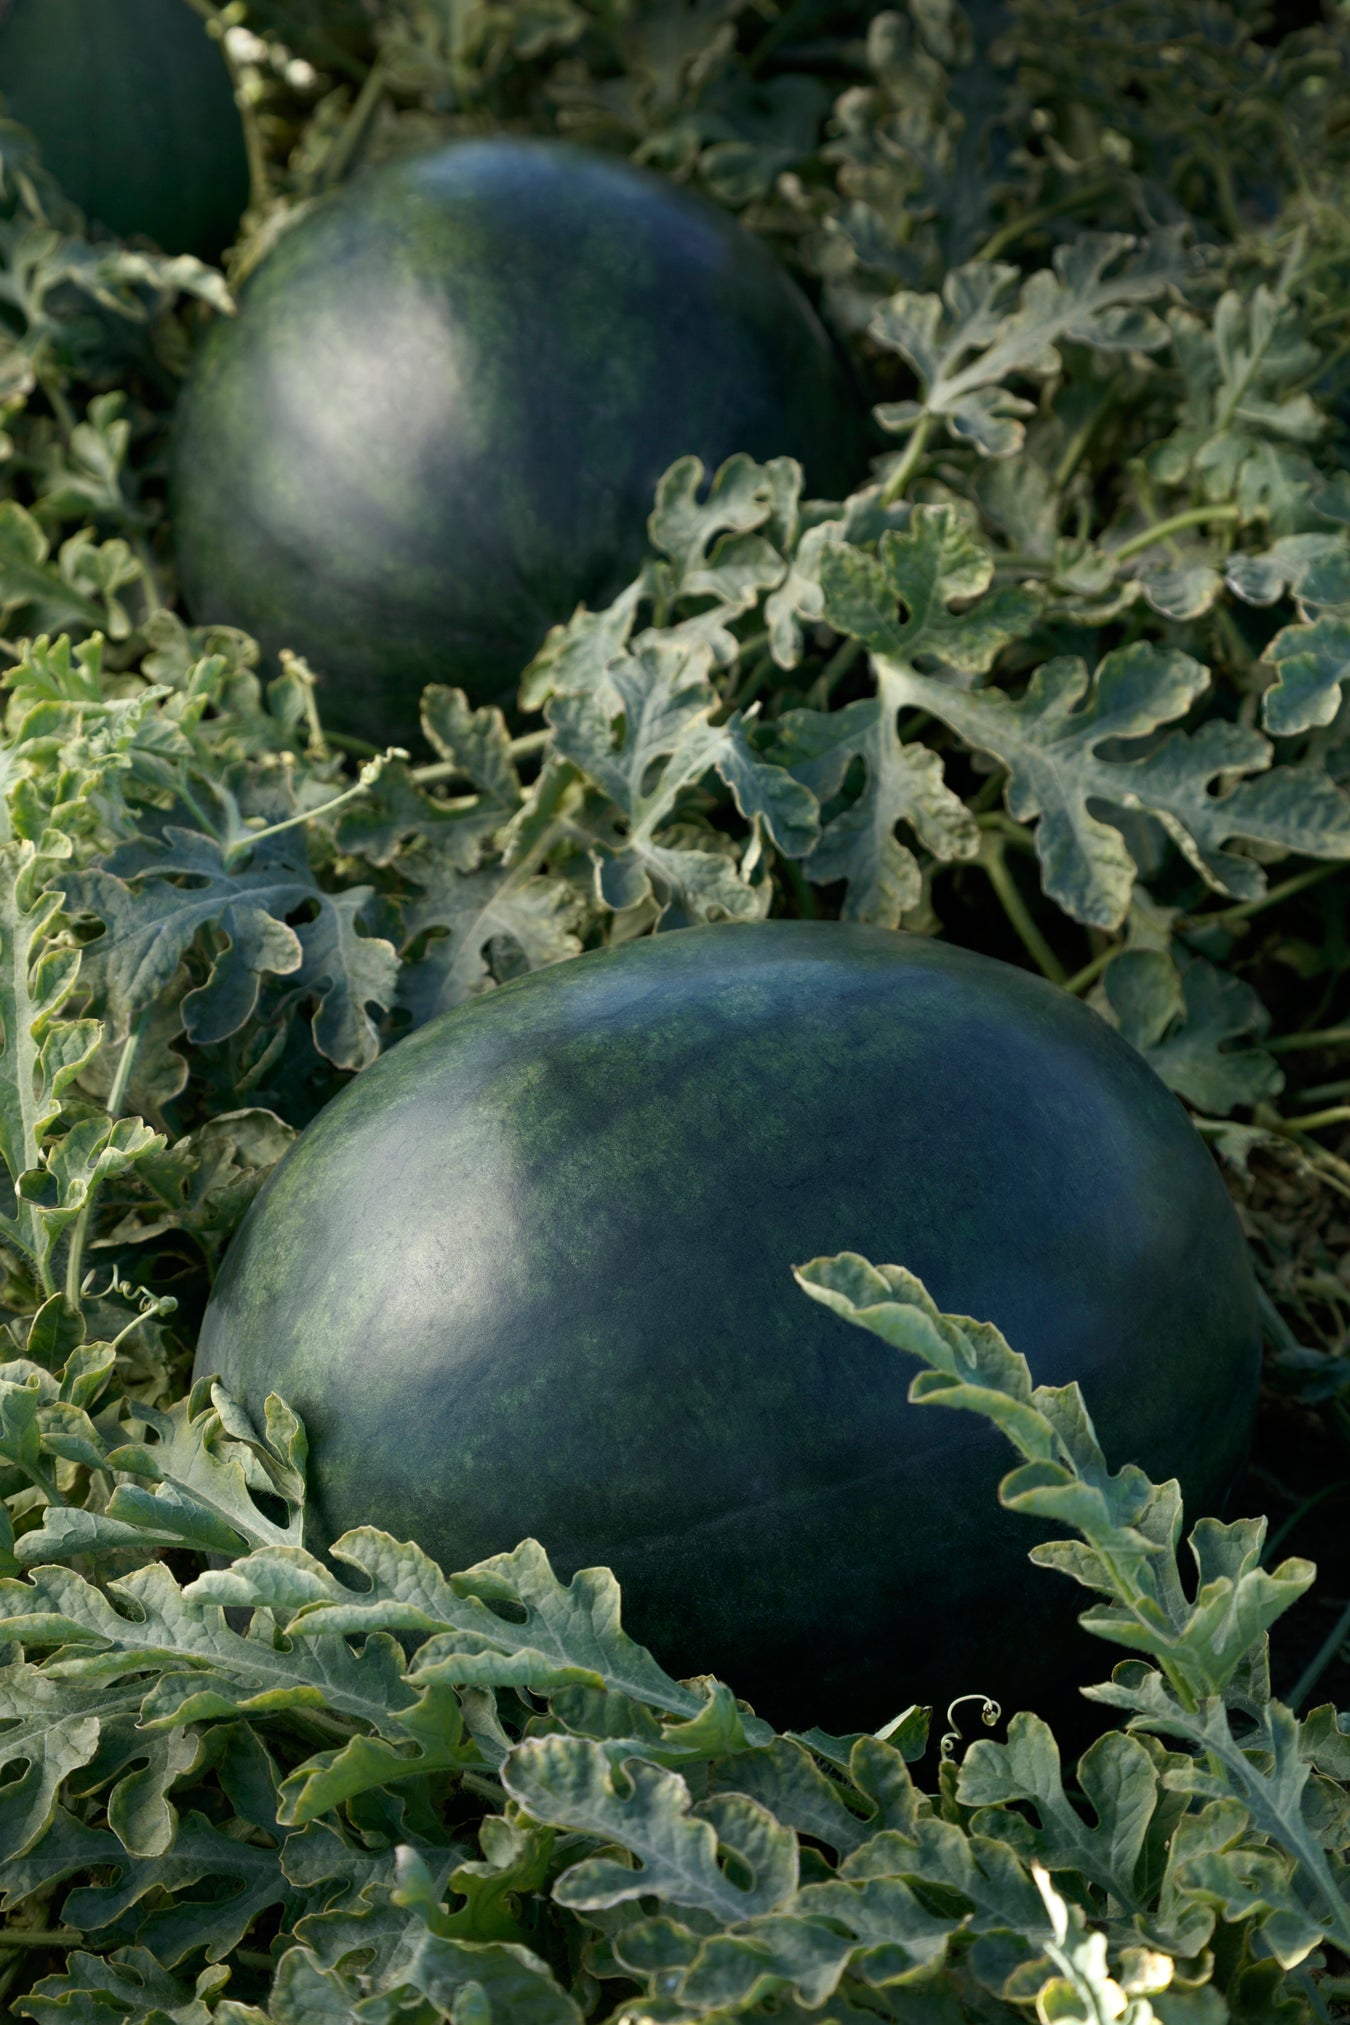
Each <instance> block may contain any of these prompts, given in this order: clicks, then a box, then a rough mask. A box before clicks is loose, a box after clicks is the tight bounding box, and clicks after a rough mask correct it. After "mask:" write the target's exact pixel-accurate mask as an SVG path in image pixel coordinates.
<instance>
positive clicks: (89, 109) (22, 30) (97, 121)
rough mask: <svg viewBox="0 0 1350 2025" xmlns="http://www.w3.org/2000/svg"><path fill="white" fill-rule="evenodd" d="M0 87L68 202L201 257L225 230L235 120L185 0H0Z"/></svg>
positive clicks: (212, 253)
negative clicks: (31, 135)
mask: <svg viewBox="0 0 1350 2025" xmlns="http://www.w3.org/2000/svg"><path fill="white" fill-rule="evenodd" d="M0 99H2V100H3V105H4V110H5V111H6V112H7V114H8V116H9V117H10V118H11V119H15V120H18V121H20V122H21V123H22V124H23V125H24V126H26V127H28V128H29V129H30V130H31V132H32V133H33V135H34V137H35V138H36V140H37V142H38V145H39V147H40V148H41V150H42V159H43V165H44V166H45V167H46V168H48V169H49V170H50V171H51V173H52V174H53V175H54V176H55V177H56V180H57V181H58V182H59V183H60V184H61V186H62V188H63V189H64V191H65V193H66V195H67V196H68V197H69V198H70V200H71V202H72V203H74V204H78V206H79V207H80V209H81V210H82V211H83V212H85V213H86V215H87V216H88V217H90V218H92V219H94V220H96V221H97V222H98V223H99V224H100V225H104V226H106V227H107V228H108V230H109V231H110V232H116V233H119V234H120V235H121V236H122V237H124V238H146V239H153V240H155V241H156V243H157V244H158V245H160V246H161V247H163V249H164V250H165V252H167V253H195V254H197V255H198V256H199V258H201V259H203V260H217V259H219V257H220V255H221V253H222V252H223V251H224V249H225V248H226V247H227V246H228V245H229V244H230V242H231V241H232V240H233V239H234V237H235V235H236V233H237V232H238V229H239V220H240V216H241V215H242V213H243V209H244V206H245V205H246V204H247V202H248V194H249V170H248V156H247V153H246V151H245V147H244V129H243V125H242V122H241V121H240V118H239V110H238V108H237V106H236V105H235V102H234V87H233V85H232V84H231V82H230V75H229V72H228V70H227V69H226V67H225V61H224V58H223V57H222V55H221V52H220V50H219V48H218V47H217V46H216V44H215V43H214V42H213V41H212V40H211V37H210V36H209V35H208V34H207V32H206V28H205V25H204V23H203V22H202V19H201V16H200V15H199V14H197V13H195V12H194V10H193V9H192V8H191V7H190V6H189V5H188V0H0Z"/></svg>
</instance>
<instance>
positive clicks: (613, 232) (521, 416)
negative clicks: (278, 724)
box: [171, 139, 866, 745]
mask: <svg viewBox="0 0 1350 2025" xmlns="http://www.w3.org/2000/svg"><path fill="white" fill-rule="evenodd" d="M862 426H863V425H862V421H861V411H860V410H859V407H858V404H857V402H856V400H855V397H854V392H853V388H852V384H851V381H850V379H849V376H848V372H847V369H846V367H845V366H844V364H843V363H842V362H841V359H840V356H839V354H838V353H837V351H836V350H835V348H834V346H833V344H832V341H831V339H830V338H829V337H828V335H827V334H826V332H825V330H824V328H823V327H822V325H821V324H820V323H819V321H818V320H817V318H816V316H815V314H814V312H813V311H812V309H811V308H810V305H809V304H808V303H807V301H806V299H805V297H804V296H802V295H801V294H800V292H799V291H798V289H797V288H796V286H795V284H794V283H793V282H792V281H791V280H790V278H789V277H788V275H787V274H786V272H785V271H784V270H783V268H782V267H781V266H780V265H779V263H778V262H777V261H776V260H775V259H774V257H773V255H772V254H771V253H770V252H769V250H768V249H767V247H766V246H765V245H764V244H763V242H762V241H761V240H758V239H756V238H753V237H752V236H751V235H750V234H749V233H748V232H746V231H745V230H744V229H743V228H742V227H741V226H740V225H739V224H737V223H736V221H735V220H734V219H733V218H732V217H731V216H730V215H729V214H727V213H725V212H723V211H721V210H719V209H718V208H717V207H715V206H714V205H711V204H709V203H707V202H706V201H704V200H703V199H701V198H699V197H697V196H696V195H693V194H691V193H690V192H689V191H687V190H683V189H681V188H679V187H678V186H677V185H676V184H674V183H672V182H670V181H668V180H667V179H666V178H664V177H661V176H658V175H655V174H652V173H650V172H648V171H647V170H644V169H640V168H636V167H634V166H633V165H631V164H630V163H628V162H626V161H624V160H622V159H620V158H618V157H615V156H607V155H602V154H595V153H589V152H587V151H585V150H583V149H579V148H576V147H573V146H570V145H567V144H565V143H561V142H553V141H545V140H518V139H494V140H482V141H478V140H474V141H458V142H455V143H454V144H453V145H451V146H449V147H446V148H444V149H441V150H439V151H437V152H435V153H433V154H429V155H424V156H420V157H417V158H415V159H412V160H407V161H400V162H397V163H393V164H390V165H386V166H384V167H382V168H379V169H377V170H373V171H371V172H370V173H368V174H367V175H364V176H362V177H359V178H358V179H357V180H356V181H355V182H353V183H352V184H350V185H349V186H347V187H346V188H344V189H343V190H341V191H339V192H337V193H335V194H334V195H333V196H332V197H331V198H330V199H328V200H326V201H324V202H323V203H321V204H319V205H317V206H316V207H315V208H314V209H313V210H312V211H311V212H310V213H308V214H307V215H306V216H305V217H304V218H302V219H301V220H300V221H299V222H298V223H297V224H296V225H295V226H294V227H293V228H292V230H290V231H289V232H287V233H286V234H285V236H284V237H283V238H282V239H281V241H280V243H279V244H278V245H277V247H276V248H275V250H274V251H273V252H272V253H271V254H270V255H269V256H268V258H267V259H266V260H265V261H264V262H263V263H262V264H261V265H260V266H259V268H258V269H257V270H256V271H255V272H254V273H253V275H252V276H251V277H250V278H249V280H248V282H247V284H246V285H245V287H244V288H243V290H242V292H241V302H240V313H239V315H238V317H237V318H226V319H222V320H221V321H220V322H219V323H217V324H216V325H215V327H214V329H213V330H212V332H211V334H210V337H209V339H208V341H207V343H206V344H205V346H204V348H203V351H202V353H201V356H200V358H199V359H198V361H197V364H196V368H195V371H194V373H193V375H192V377H191V379H190V382H189V384H188V386H187V388H186V390H185V393H184V396H183V399H182V403H181V407H180V411H179V416H178V424H177V430H176V443H175V449H174V455H173V467H172V476H171V504H172V509H173V517H174V527H175V537H176V542H177V556H178V566H179V574H180V578H181V583H182V589H183V594H184V597H185V599H186V601H187V604H188V606H189V609H190V610H191V612H192V614H193V616H194V617H195V618H197V619H198V620H201V621H203V622H216V621H220V622H225V623H228V624H231V625H237V626H242V627H244V628H246V630H247V631H249V632H250V633H252V634H254V635H255V636H256V637H257V638H258V639H259V640H260V641H261V642H262V643H263V645H264V647H265V648H266V649H267V650H269V651H273V650H276V649H278V648H281V647H292V648H294V649H295V650H296V651H297V652H301V653H303V654H304V655H306V656H307V657H308V659H309V660H310V662H311V664H312V666H313V667H314V669H315V671H316V672H317V673H318V674H319V675H320V676H321V677H322V679H323V683H324V688H323V690H322V692H321V703H322V707H323V709H324V712H325V716H326V719H327V721H329V722H330V723H331V724H332V725H333V726H334V727H335V728H336V729H338V730H345V731H348V732H357V733H359V734H361V735H363V736H365V737H366V738H368V739H371V740H372V741H374V742H375V743H376V744H380V745H382V744H385V743H386V742H388V741H389V740H391V739H399V740H402V741H403V742H405V743H407V742H410V741H412V740H414V739H416V738H417V736H418V716H417V704H418V698H419V695H420V692H421V690H422V687H423V685H424V684H425V683H427V682H430V681H441V682H452V683H456V684H458V685H459V686H460V687H462V688H464V689H465V690H467V692H468V693H469V695H470V696H471V697H472V698H473V699H474V700H475V701H480V702H481V701H485V700H489V699H500V698H505V697H507V696H509V695H510V694H511V693H512V692H513V690H514V688H515V685H516V682H517V679H518V677H519V675H520V672H521V670H522V668H523V667H524V666H525V664H526V662H527V661H528V660H529V659H530V657H531V656H532V655H533V653H534V652H535V650H536V649H537V647H538V646H539V644H540V642H541V641H542V639H543V637H544V635H545V633H546V632H547V630H548V628H549V627H550V626H551V625H552V624H554V623H555V622H556V621H559V620H563V619H566V618H568V617H569V616H570V615H571V613H572V611H573V610H574V608H575V606H576V605H577V604H578V602H580V601H584V602H585V603H586V604H588V605H589V606H590V607H591V608H592V609H594V608H597V607H599V606H602V605H604V604H606V603H608V602H609V600H610V599H611V598H613V597H614V596H615V595H616V594H617V593H618V591H620V590H621V589H622V588H623V586H624V585H625V584H626V583H628V582H629V581H630V580H631V578H632V576H633V575H634V574H635V572H636V570H637V567H638V565H639V563H640V561H641V558H642V555H643V552H644V547H645V528H646V521H647V517H648V515H649V514H650V512H651V508H652V500H653V493H654V490H655V486H656V482H657V479H658V478H659V477H660V475H661V473H662V472H663V471H664V470H665V469H666V468H667V466H668V465H670V464H671V463H673V462H674V460H675V459H676V458H677V457H681V456H683V455H685V454H686V453H690V452H692V453H695V454H696V455H698V456H699V457H701V458H702V460H703V462H704V464H705V465H706V466H707V467H708V468H709V470H712V469H713V468H714V467H716V466H717V465H720V464H721V463H722V462H723V461H724V460H725V459H726V458H728V457H730V456H731V455H732V454H733V453H734V452H736V451H747V452H749V453H750V455H751V456H753V457H756V458H769V457H774V456H778V455H788V456H793V457H796V458H798V459H800V460H801V462H802V464H803V466H804V467H805V471H806V475H807V483H808V486H809V488H810V489H811V490H813V491H814V492H816V493H819V494H823V495H828V496H832V497H836V496H842V495H843V494H845V493H846V492H847V491H848V490H850V489H851V487H852V486H853V485H854V484H856V482H857V481H858V479H859V478H860V476H862V475H865V468H866V451H865V444H864V441H863V438H862V436H861V433H860V432H861V429H862ZM860 452H861V469H860Z"/></svg>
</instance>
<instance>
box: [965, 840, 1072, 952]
mask: <svg viewBox="0 0 1350 2025" xmlns="http://www.w3.org/2000/svg"><path fill="white" fill-rule="evenodd" d="M979 862H980V864H981V865H982V866H983V867H984V870H985V872H986V873H987V874H988V878H989V883H990V885H991V886H992V887H993V889H994V892H995V894H996V895H997V897H998V902H999V905H1000V906H1001V907H1002V909H1003V911H1004V913H1005V914H1006V915H1007V917H1008V920H1009V921H1010V922H1011V924H1012V926H1013V928H1014V930H1015V931H1016V934H1017V937H1018V939H1019V941H1020V942H1021V944H1022V947H1023V948H1024V949H1025V950H1026V952H1027V955H1028V956H1029V957H1030V958H1031V960H1032V962H1033V963H1034V964H1035V965H1036V968H1037V969H1038V970H1039V971H1040V972H1041V973H1042V975H1043V976H1045V977H1048V978H1049V979H1050V982H1051V983H1052V984H1058V985H1066V984H1067V983H1068V981H1069V979H1068V974H1067V972H1066V971H1065V969H1064V966H1063V964H1062V963H1061V962H1060V960H1059V958H1058V957H1057V956H1056V955H1055V952H1054V950H1053V949H1052V948H1051V947H1050V944H1049V943H1048V942H1047V941H1046V939H1045V937H1044V936H1043V935H1042V933H1041V931H1040V929H1039V928H1038V927H1037V926H1036V923H1035V921H1034V920H1033V919H1032V916H1031V911H1030V909H1029V908H1028V906H1027V904H1026V902H1025V900H1024V899H1023V898H1022V895H1021V894H1020V893H1019V892H1018V890H1017V886H1016V883H1015V881H1014V879H1013V876H1012V873H1011V872H1010V871H1009V870H1008V866H1007V861H1006V859H1005V858H1004V855H1003V839H1002V838H1001V837H1000V836H998V835H997V834H996V833H995V832H994V831H991V830H986V831H985V832H984V834H983V836H982V837H981V839H980V856H979Z"/></svg>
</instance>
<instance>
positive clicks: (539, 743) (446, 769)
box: [412, 725, 553, 787]
mask: <svg viewBox="0 0 1350 2025" xmlns="http://www.w3.org/2000/svg"><path fill="white" fill-rule="evenodd" d="M552 736H553V729H552V726H551V725H550V726H548V727H546V728H545V729H544V730H543V731H527V732H525V733H524V734H523V735H522V736H521V737H520V738H513V739H512V740H511V743H510V745H509V746H508V747H507V751H508V753H509V754H510V756H511V759H512V761H513V763H514V762H515V761H516V760H521V759H529V758H531V757H532V755H533V754H534V753H536V752H542V751H543V749H544V747H545V746H546V745H547V744H548V742H549V740H550V738H552ZM412 777H413V779H414V780H415V781H416V782H417V785H418V786H419V787H432V786H434V785H435V784H436V783H437V782H438V781H446V780H472V779H473V775H472V774H471V773H470V772H469V771H468V769H467V768H466V767H463V766H461V765H460V763H459V761H458V760H457V759H435V760H432V761H430V762H429V763H428V764H427V765H426V766H415V767H414V768H413V769H412Z"/></svg>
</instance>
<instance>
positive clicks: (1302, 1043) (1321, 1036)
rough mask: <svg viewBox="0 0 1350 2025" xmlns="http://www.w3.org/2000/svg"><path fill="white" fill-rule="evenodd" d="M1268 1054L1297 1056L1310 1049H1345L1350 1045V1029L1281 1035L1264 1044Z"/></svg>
mask: <svg viewBox="0 0 1350 2025" xmlns="http://www.w3.org/2000/svg"><path fill="white" fill-rule="evenodd" d="M1263 1045H1264V1047H1265V1050H1266V1052H1267V1054H1271V1055H1297V1054H1303V1053H1305V1052H1306V1050H1307V1049H1309V1048H1343V1047H1345V1046H1347V1045H1350V1027H1346V1026H1341V1027H1321V1028H1319V1029H1314V1030H1313V1031H1312V1032H1311V1033H1302V1034H1280V1035H1278V1036H1277V1037H1276V1039H1275V1040H1273V1041H1266V1042H1264V1043H1263Z"/></svg>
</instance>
